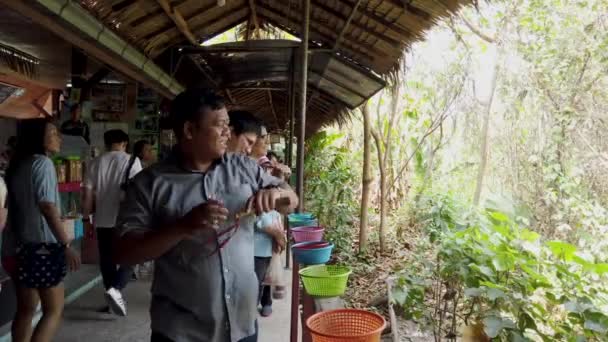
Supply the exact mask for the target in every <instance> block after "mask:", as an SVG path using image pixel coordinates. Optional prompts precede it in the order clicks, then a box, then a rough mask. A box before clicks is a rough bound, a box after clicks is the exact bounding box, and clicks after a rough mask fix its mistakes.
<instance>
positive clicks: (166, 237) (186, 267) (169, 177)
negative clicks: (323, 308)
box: [115, 90, 298, 342]
mask: <svg viewBox="0 0 608 342" xmlns="http://www.w3.org/2000/svg"><path fill="white" fill-rule="evenodd" d="M171 120H172V123H173V127H174V131H175V134H176V136H177V138H178V145H177V146H176V149H175V150H174V152H173V154H172V155H171V157H170V158H168V159H167V160H166V161H164V162H161V163H159V164H157V165H155V166H152V167H150V168H148V169H146V170H144V171H142V172H141V173H140V174H139V175H138V176H136V177H135V179H134V181H133V183H132V184H131V185H130V187H129V189H128V190H127V198H126V200H125V201H124V202H123V204H122V206H121V211H120V215H119V220H118V228H119V237H118V239H117V244H118V246H117V248H116V250H115V251H116V253H115V258H116V261H117V262H118V263H121V264H137V263H142V262H144V261H147V260H152V259H156V268H155V274H154V281H153V285H152V305H151V308H150V314H151V322H152V323H151V324H152V341H153V342H161V341H175V342H191V341H192V342H194V341H205V342H207V341H208V342H224V341H230V342H237V341H239V342H254V341H257V324H256V317H257V311H256V302H257V292H258V288H257V278H256V274H255V271H254V262H253V260H254V259H253V225H252V222H251V220H253V219H254V216H253V215H248V214H246V213H247V212H248V209H249V208H251V209H253V210H255V211H256V213H258V214H259V213H262V212H268V211H271V210H274V209H275V208H276V205H277V202H284V203H289V204H288V207H289V208H288V209H289V210H292V209H293V208H295V206H297V203H298V198H297V196H296V195H295V193H294V192H293V191H292V190H291V189H290V188H289V186H288V185H287V184H286V183H285V182H283V181H281V180H280V179H278V178H274V177H272V176H269V175H267V174H266V173H265V172H264V171H263V170H262V169H261V168H260V167H259V166H258V165H257V163H256V162H255V161H253V160H251V159H249V158H248V157H246V156H243V155H236V154H230V153H226V147H227V142H228V139H229V138H230V128H229V124H230V122H229V117H228V113H227V111H226V107H225V105H224V103H223V100H222V99H221V98H220V97H219V96H217V95H216V94H214V93H212V92H209V91H204V90H187V91H185V92H183V93H182V94H180V95H178V96H177V98H176V99H175V100H174V101H173V103H172V110H171Z"/></svg>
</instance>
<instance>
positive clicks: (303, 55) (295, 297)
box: [291, 0, 310, 342]
mask: <svg viewBox="0 0 608 342" xmlns="http://www.w3.org/2000/svg"><path fill="white" fill-rule="evenodd" d="M309 23H310V0H304V20H302V37H301V39H302V43H301V48H300V63H301V66H300V75H299V76H300V79H299V86H300V88H299V90H300V92H299V98H298V100H299V101H298V123H299V125H300V126H299V127H298V154H297V162H296V178H297V181H296V191H297V193H298V197H299V198H300V203H299V205H298V212H302V211H304V139H305V138H306V88H307V87H306V86H307V82H308V79H307V78H308V29H309ZM298 272H299V267H298V264H297V263H295V262H294V263H293V277H292V281H293V282H292V297H291V342H297V341H298V319H299V317H298V316H299V315H298V314H299V311H300V309H299V297H300V278H299V276H298ZM302 330H303V333H302V342H308V341H310V334H308V333H307V329H306V327H305V326H304V324H302Z"/></svg>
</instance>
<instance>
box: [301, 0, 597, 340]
mask: <svg viewBox="0 0 608 342" xmlns="http://www.w3.org/2000/svg"><path fill="white" fill-rule="evenodd" d="M606 32H608V2H606V1H604V0H588V1H577V2H569V1H559V0H552V1H538V0H504V1H494V2H490V3H479V4H478V6H477V7H470V8H467V9H464V10H463V11H462V12H461V13H459V14H458V15H457V16H456V17H455V18H453V19H452V20H448V21H446V22H444V23H441V24H439V25H438V27H437V28H436V29H435V30H434V31H432V32H431V33H429V35H428V36H427V40H426V41H425V42H423V43H419V44H417V45H415V46H413V48H412V50H411V52H410V53H409V54H408V55H407V57H406V59H405V62H404V65H403V68H402V70H401V71H400V72H397V73H396V75H394V76H395V82H394V84H393V85H392V86H391V87H390V89H387V90H385V91H382V92H381V93H379V94H378V95H377V96H375V97H374V98H373V99H372V100H371V101H370V102H369V103H368V108H369V109H370V112H371V113H372V127H371V128H372V131H373V133H374V140H373V141H372V142H371V144H372V146H373V147H372V150H373V151H372V170H373V172H372V173H373V174H374V177H375V180H374V183H373V184H372V189H371V193H372V199H373V200H372V203H371V206H370V213H371V214H372V216H371V221H370V226H371V238H370V240H371V241H377V240H378V239H377V234H378V230H377V228H378V226H379V221H380V220H379V219H378V217H379V213H380V211H379V207H380V204H381V202H382V201H381V199H380V185H379V174H380V173H381V172H382V173H383V174H385V175H386V179H387V184H388V186H387V193H386V194H385V199H386V200H387V203H388V206H389V211H388V216H389V217H388V226H389V227H388V228H389V229H388V234H389V235H390V236H391V239H389V240H388V241H389V242H390V246H389V247H390V248H389V250H388V251H385V255H394V254H390V253H391V250H390V249H392V250H400V249H402V247H403V246H405V247H406V248H409V249H410V251H409V252H407V256H406V257H404V260H403V261H402V262H401V265H402V266H401V267H398V268H397V269H395V274H396V275H398V276H399V282H398V286H397V287H396V298H395V299H396V301H397V302H399V303H400V304H402V306H403V308H404V311H403V314H404V317H406V318H408V319H412V320H414V321H415V322H417V323H419V324H420V325H421V326H424V327H426V328H427V329H428V330H429V331H431V332H433V333H434V335H435V339H436V341H440V340H444V339H448V340H452V339H455V338H457V337H462V336H464V335H471V334H473V335H475V334H476V335H478V336H481V335H484V336H486V337H490V338H497V339H498V340H504V341H524V340H534V341H557V340H559V341H585V340H589V341H605V340H608V335H607V331H608V317H607V316H606V315H607V314H608V289H607V288H606V284H608V279H606V276H607V275H606V273H608V264H607V263H608V239H607V236H608V176H607V175H608V173H606V172H605V170H606V168H607V167H608V153H607V152H605V151H607V150H608V140H607V139H606V138H605V137H606V134H605V132H607V131H608V122H607V121H606V119H605V115H606V113H608V92H607V91H606V89H608V34H606ZM337 130H338V131H340V132H341V133H339V134H338V133H335V132H336V131H337ZM362 131H363V130H362V122H361V120H360V115H359V113H358V112H355V115H354V119H353V121H352V123H350V124H349V125H346V126H343V127H339V128H333V129H330V130H328V131H327V132H325V133H320V134H319V135H317V136H315V137H313V138H312V139H310V140H309V141H308V142H307V156H308V157H307V160H306V172H307V173H306V177H307V186H308V187H307V190H306V194H307V206H308V209H309V210H312V211H314V212H316V213H317V214H318V215H319V216H320V217H321V220H322V222H324V223H325V224H326V226H328V227H329V228H330V229H329V231H328V232H329V238H330V239H335V240H336V242H337V244H338V246H339V250H340V251H341V252H342V253H343V254H350V256H351V257H352V255H353V254H354V253H355V252H354V251H355V250H356V249H355V248H352V247H355V246H356V239H355V238H354V237H355V236H356V234H355V232H354V230H356V226H357V220H356V217H357V214H358V210H359V204H358V195H359V193H360V188H361V182H360V175H361V169H362V166H361V161H362V157H361V155H362V150H363V149H362V144H363V140H362ZM386 151H388V152H386ZM385 153H386V154H387V157H386V158H384V154H385ZM375 247H376V246H375V245H374V246H372V248H371V249H370V251H369V252H370V253H369V254H373V253H372V252H374V251H375ZM369 254H368V255H362V256H360V258H361V259H359V260H360V262H361V263H366V264H373V260H372V261H370V256H369ZM399 255H402V254H399ZM350 260H352V259H350ZM381 267H382V266H378V268H381ZM368 270H369V269H368ZM377 291H381V289H377Z"/></svg>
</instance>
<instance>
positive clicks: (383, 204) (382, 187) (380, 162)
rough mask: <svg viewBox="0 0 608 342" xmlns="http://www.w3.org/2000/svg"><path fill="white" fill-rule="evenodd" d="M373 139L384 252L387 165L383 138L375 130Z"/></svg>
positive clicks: (380, 231) (381, 249)
mask: <svg viewBox="0 0 608 342" xmlns="http://www.w3.org/2000/svg"><path fill="white" fill-rule="evenodd" d="M371 134H372V137H374V141H375V142H376V150H377V151H378V169H379V170H380V229H379V235H380V252H384V247H385V243H386V241H385V239H386V238H385V229H386V204H387V203H386V164H385V163H384V160H383V158H382V138H381V137H380V134H378V132H377V131H376V130H374V129H372V130H371Z"/></svg>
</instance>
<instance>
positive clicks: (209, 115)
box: [184, 108, 230, 159]
mask: <svg viewBox="0 0 608 342" xmlns="http://www.w3.org/2000/svg"><path fill="white" fill-rule="evenodd" d="M203 111H204V112H203V113H201V115H199V119H198V122H196V123H186V126H185V127H186V128H185V132H184V138H185V139H186V141H189V142H190V143H192V145H193V147H194V148H193V151H194V153H195V154H196V157H198V158H201V159H217V158H220V157H221V156H223V155H224V153H226V148H227V146H228V139H229V138H230V127H229V126H228V125H229V123H230V118H229V117H228V112H227V111H226V108H221V109H217V110H212V109H209V108H204V109H203Z"/></svg>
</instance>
